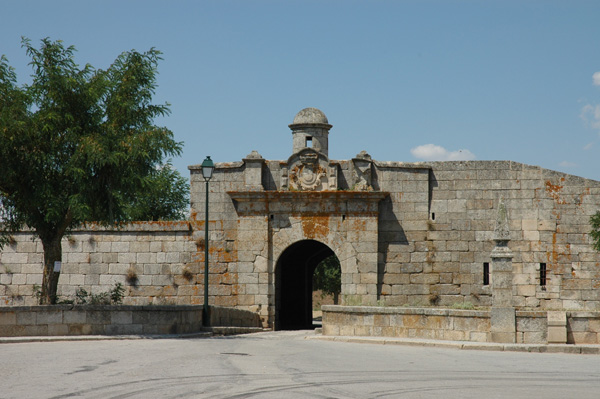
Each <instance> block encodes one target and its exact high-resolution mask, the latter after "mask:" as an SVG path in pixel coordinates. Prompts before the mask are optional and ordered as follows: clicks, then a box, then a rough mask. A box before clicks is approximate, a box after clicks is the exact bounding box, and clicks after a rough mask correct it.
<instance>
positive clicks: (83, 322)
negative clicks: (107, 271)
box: [0, 305, 261, 337]
mask: <svg viewBox="0 0 600 399" xmlns="http://www.w3.org/2000/svg"><path fill="white" fill-rule="evenodd" d="M211 325H212V326H225V327H232V326H235V327H259V326H261V322H260V317H259V316H258V315H257V314H255V313H252V312H248V311H244V310H239V309H229V308H223V307H215V306H212V307H211ZM201 330H202V306H90V305H85V306H73V305H56V306H14V307H0V336H1V337H19V336H59V335H130V334H182V333H194V332H198V331H201Z"/></svg>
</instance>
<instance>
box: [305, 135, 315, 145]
mask: <svg viewBox="0 0 600 399" xmlns="http://www.w3.org/2000/svg"><path fill="white" fill-rule="evenodd" d="M312 139H313V138H312V137H311V136H307V137H306V148H312V144H313V142H312Z"/></svg>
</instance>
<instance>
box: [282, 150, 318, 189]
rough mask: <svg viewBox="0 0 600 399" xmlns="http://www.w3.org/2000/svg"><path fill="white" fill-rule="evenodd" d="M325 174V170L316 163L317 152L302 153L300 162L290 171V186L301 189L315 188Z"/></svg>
mask: <svg viewBox="0 0 600 399" xmlns="http://www.w3.org/2000/svg"><path fill="white" fill-rule="evenodd" d="M326 175H327V171H326V170H325V168H323V167H321V166H320V165H319V163H318V155H317V154H303V155H301V156H300V164H299V165H296V166H295V167H294V168H292V170H291V171H290V188H291V189H293V190H302V191H312V190H316V189H317V188H319V187H320V186H321V184H322V180H321V179H322V178H323V177H324V176H326Z"/></svg>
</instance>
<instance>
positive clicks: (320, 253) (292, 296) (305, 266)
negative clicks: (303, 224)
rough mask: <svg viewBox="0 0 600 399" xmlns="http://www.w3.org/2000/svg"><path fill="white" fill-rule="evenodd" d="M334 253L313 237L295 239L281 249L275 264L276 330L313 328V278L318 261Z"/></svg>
mask: <svg viewBox="0 0 600 399" xmlns="http://www.w3.org/2000/svg"><path fill="white" fill-rule="evenodd" d="M331 255H335V253H334V252H333V251H332V250H331V249H330V248H329V247H328V246H327V245H325V244H323V243H320V242H318V241H315V240H302V241H298V242H296V243H294V244H292V245H290V246H289V247H288V248H286V249H285V251H283V253H282V254H281V256H280V257H279V259H278V260H277V265H276V267H275V329H276V330H304V329H310V328H313V321H312V277H313V273H314V271H315V268H316V267H317V266H318V265H319V263H321V261H322V260H323V259H325V258H327V257H329V256H331Z"/></svg>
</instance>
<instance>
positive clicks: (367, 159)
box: [352, 150, 373, 191]
mask: <svg viewBox="0 0 600 399" xmlns="http://www.w3.org/2000/svg"><path fill="white" fill-rule="evenodd" d="M352 161H353V162H354V173H353V174H354V187H353V190H355V191H373V187H372V186H371V163H372V162H373V161H372V159H371V156H370V155H369V154H368V153H367V152H366V151H364V150H363V151H361V152H360V153H359V154H357V155H356V158H354V159H353V160H352Z"/></svg>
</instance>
